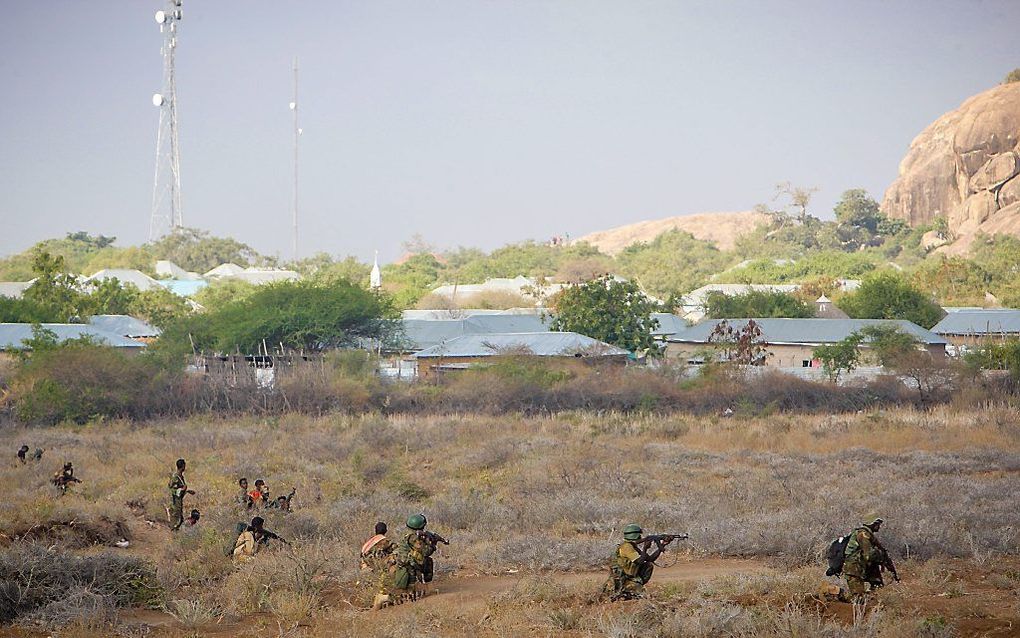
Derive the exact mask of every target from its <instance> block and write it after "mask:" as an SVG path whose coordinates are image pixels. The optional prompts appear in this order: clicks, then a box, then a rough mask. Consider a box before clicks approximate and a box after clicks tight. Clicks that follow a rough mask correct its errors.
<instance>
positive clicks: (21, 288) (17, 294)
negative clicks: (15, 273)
mask: <svg viewBox="0 0 1020 638" xmlns="http://www.w3.org/2000/svg"><path fill="white" fill-rule="evenodd" d="M34 281H35V279H33V280H32V281H0V297H10V298H11V299H21V295H22V294H24V292H25V291H26V290H28V287H29V286H31V285H32V282H34Z"/></svg>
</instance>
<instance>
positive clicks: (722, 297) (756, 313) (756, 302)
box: [705, 290, 815, 319]
mask: <svg viewBox="0 0 1020 638" xmlns="http://www.w3.org/2000/svg"><path fill="white" fill-rule="evenodd" d="M706 306H707V308H706V313H705V316H706V317H709V318H711V319H727V318H743V317H758V318H767V317H813V316H815V313H814V309H813V308H812V307H811V306H810V305H808V304H807V303H805V302H803V301H801V300H800V299H798V298H796V297H794V296H793V295H790V294H787V293H785V292H774V291H770V290H752V291H750V292H748V293H746V294H742V295H726V294H723V293H721V292H714V293H710V294H709V295H708V299H707V300H706Z"/></svg>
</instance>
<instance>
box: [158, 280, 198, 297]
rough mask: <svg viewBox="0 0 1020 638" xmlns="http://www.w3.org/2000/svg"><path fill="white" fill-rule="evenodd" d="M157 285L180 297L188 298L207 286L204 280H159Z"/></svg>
mask: <svg viewBox="0 0 1020 638" xmlns="http://www.w3.org/2000/svg"><path fill="white" fill-rule="evenodd" d="M159 283H161V284H162V285H163V287H165V288H166V289H167V290H169V291H170V292H172V293H174V294H175V295H178V296H180V297H190V296H192V295H194V294H195V293H197V292H198V291H199V290H201V289H203V288H205V287H206V286H208V285H209V282H208V281H206V280H204V279H161V280H160V281H159Z"/></svg>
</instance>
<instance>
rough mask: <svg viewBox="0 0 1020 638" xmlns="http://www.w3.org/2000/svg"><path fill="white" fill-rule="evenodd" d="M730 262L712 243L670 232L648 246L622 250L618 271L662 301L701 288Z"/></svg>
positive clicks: (685, 233) (728, 257)
mask: <svg viewBox="0 0 1020 638" xmlns="http://www.w3.org/2000/svg"><path fill="white" fill-rule="evenodd" d="M731 260H732V257H731V256H729V255H727V254H726V253H723V252H721V251H720V250H719V249H718V248H716V247H715V246H714V245H713V244H712V243H711V242H707V241H701V240H700V239H695V238H694V236H693V235H691V234H690V233H687V232H683V231H679V230H673V231H669V232H667V233H663V234H661V235H659V236H658V237H656V238H655V239H654V240H653V241H652V242H650V243H640V244H634V245H631V246H628V247H627V248H625V249H624V250H623V252H621V253H620V255H619V256H618V257H617V270H618V272H619V274H620V275H622V276H623V277H627V278H628V279H632V280H634V281H637V282H638V283H640V285H641V286H642V287H643V288H644V289H645V290H647V291H648V292H649V293H650V294H652V295H655V296H657V297H660V298H662V299H665V298H668V297H669V296H670V295H678V294H684V293H687V292H690V291H691V290H694V289H695V288H697V287H699V286H702V285H704V284H705V283H707V282H708V280H709V277H711V276H712V275H713V274H714V273H717V272H719V271H720V270H722V269H723V268H725V267H726V266H728V265H729V264H730V262H731Z"/></svg>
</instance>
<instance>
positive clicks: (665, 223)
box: [576, 211, 769, 255]
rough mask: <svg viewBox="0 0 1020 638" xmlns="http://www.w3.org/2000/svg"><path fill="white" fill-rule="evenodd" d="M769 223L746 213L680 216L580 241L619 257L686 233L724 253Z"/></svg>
mask: <svg viewBox="0 0 1020 638" xmlns="http://www.w3.org/2000/svg"><path fill="white" fill-rule="evenodd" d="M768 222H769V217H768V216H767V215H763V214H761V213H755V212H752V211H747V212H742V213H699V214H696V215H679V216H676V217H666V218H665V219H655V220H651V221H643V222H637V223H634V224H628V225H626V226H619V227H617V228H610V229H609V230H600V231H598V232H594V233H590V234H588V235H585V236H583V237H579V238H578V239H577V240H576V241H578V242H587V243H589V244H591V245H592V246H596V247H598V249H599V250H601V251H602V252H604V253H606V254H609V255H615V254H617V253H619V252H620V251H622V250H623V249H624V248H626V247H627V246H630V245H631V244H633V243H636V242H642V241H652V240H653V239H655V238H656V237H658V236H659V235H661V234H662V233H665V232H667V231H670V230H683V231H687V232H688V233H690V234H692V235H694V236H695V237H696V238H698V239H703V240H705V241H710V242H714V243H715V244H716V245H717V246H718V247H719V248H720V249H723V250H729V249H730V248H733V243H734V242H735V241H736V240H737V237H739V236H740V235H743V234H745V233H749V232H751V231H752V230H754V229H755V227H757V226H759V225H763V224H767V223H768Z"/></svg>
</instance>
